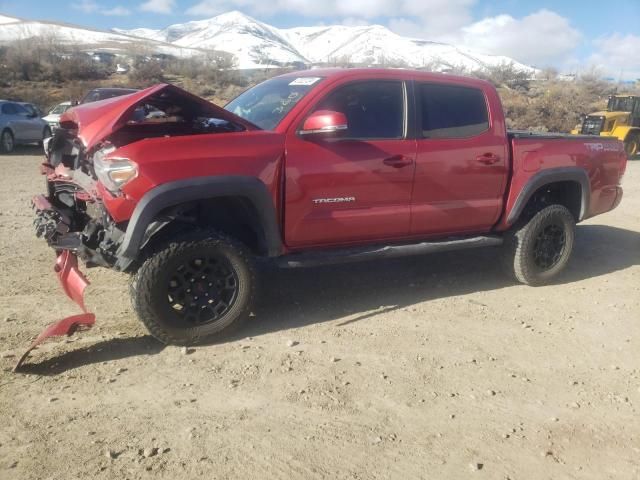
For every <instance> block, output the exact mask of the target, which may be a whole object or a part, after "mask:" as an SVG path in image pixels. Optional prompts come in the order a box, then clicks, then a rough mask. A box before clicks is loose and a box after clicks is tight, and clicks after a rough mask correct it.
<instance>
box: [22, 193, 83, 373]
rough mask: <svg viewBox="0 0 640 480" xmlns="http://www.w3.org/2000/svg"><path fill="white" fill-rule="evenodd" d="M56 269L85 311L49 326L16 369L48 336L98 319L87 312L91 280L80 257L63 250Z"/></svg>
mask: <svg viewBox="0 0 640 480" xmlns="http://www.w3.org/2000/svg"><path fill="white" fill-rule="evenodd" d="M36 198H37V197H36ZM34 202H35V199H34ZM47 203H48V202H47ZM54 271H55V272H56V274H57V276H58V280H59V281H60V285H61V286H62V289H63V290H64V292H65V293H66V294H67V296H68V297H69V298H70V299H71V300H73V301H74V302H75V303H76V304H77V305H78V306H79V307H80V308H81V309H82V311H83V312H84V313H81V314H79V315H73V316H71V317H66V318H63V319H62V320H59V321H57V322H55V323H52V324H51V325H49V326H47V328H45V329H44V330H43V331H42V332H41V333H40V335H38V336H37V338H36V339H35V340H34V341H33V342H32V343H31V345H30V346H29V348H28V349H27V350H26V351H25V352H24V353H23V354H22V356H21V357H20V359H19V360H18V362H17V363H16V365H15V367H14V371H17V370H18V369H19V368H20V366H21V365H22V364H23V363H24V361H25V360H26V359H27V357H28V355H29V353H30V352H31V351H32V350H33V349H34V348H36V347H37V346H38V345H40V344H41V343H42V342H44V341H45V340H46V339H47V338H49V337H61V336H63V335H72V334H73V333H74V332H76V331H77V330H78V329H79V328H91V327H92V326H93V324H94V323H95V321H96V316H95V315H94V314H93V313H89V312H87V310H86V308H85V305H84V290H85V288H86V287H87V285H89V281H88V280H87V279H86V278H85V276H84V275H83V274H82V273H81V272H80V270H79V269H78V257H76V256H75V254H74V253H72V252H70V251H69V250H63V251H62V253H61V254H60V255H59V256H58V258H57V259H56V264H55V267H54Z"/></svg>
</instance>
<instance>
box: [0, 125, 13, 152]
mask: <svg viewBox="0 0 640 480" xmlns="http://www.w3.org/2000/svg"><path fill="white" fill-rule="evenodd" d="M5 135H9V136H10V138H11V147H10V148H9V147H7V145H6V142H5ZM15 147H16V142H15V138H14V137H13V133H11V130H9V129H8V128H6V129H4V130H3V131H2V133H0V152H2V153H11V152H13V149H14V148H15Z"/></svg>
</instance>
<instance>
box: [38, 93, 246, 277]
mask: <svg viewBox="0 0 640 480" xmlns="http://www.w3.org/2000/svg"><path fill="white" fill-rule="evenodd" d="M215 108H216V107H214V106H213V105H210V104H207V103H203V102H202V101H201V100H200V99H197V98H196V97H193V98H192V97H190V96H186V95H184V92H182V91H179V90H172V89H165V90H161V91H159V92H157V93H156V94H154V95H150V96H148V97H146V98H144V99H143V100H142V101H141V102H139V103H138V104H135V105H133V106H132V107H131V108H129V109H128V110H127V112H126V113H125V114H124V116H123V118H122V119H121V121H119V122H118V127H117V128H113V130H112V131H110V132H109V134H108V135H107V136H105V137H104V138H102V139H101V140H100V141H99V142H97V143H96V144H95V145H94V146H91V147H90V149H89V150H87V149H86V148H85V146H84V144H83V142H82V141H81V139H80V138H79V137H78V135H77V133H78V132H77V130H78V125H76V124H75V123H74V122H73V121H70V120H67V121H62V122H61V124H60V128H59V129H57V130H56V132H55V134H54V136H53V137H51V138H49V139H48V140H47V141H46V142H45V145H44V147H45V155H46V161H45V162H44V163H43V165H42V173H43V174H45V175H46V176H47V182H46V186H47V189H46V196H42V195H40V196H38V197H35V198H34V200H33V206H34V208H35V209H36V218H35V220H34V225H35V228H36V234H37V235H38V236H39V237H42V238H44V239H46V240H47V242H48V243H49V245H51V246H52V247H54V248H56V249H57V250H70V251H72V252H73V253H75V254H76V255H78V256H79V257H80V258H81V259H83V260H84V261H85V262H86V264H87V266H89V267H90V266H98V265H99V266H105V267H113V266H114V264H115V263H116V252H117V249H118V247H119V245H120V243H121V241H122V237H123V235H124V233H125V230H126V226H127V225H126V222H123V223H122V224H116V223H115V222H114V221H113V220H112V218H111V216H110V215H109V214H108V212H107V211H106V209H105V208H104V206H103V202H102V199H101V196H100V194H99V191H98V189H97V183H98V180H100V181H102V184H103V185H105V186H106V187H107V189H108V190H110V191H111V190H112V189H111V188H110V184H109V183H110V180H109V177H108V176H105V174H104V169H105V166H106V165H107V164H110V165H113V163H115V162H109V161H108V160H107V161H105V157H106V156H107V155H108V154H110V153H112V152H113V151H115V150H116V149H118V148H120V147H122V146H125V145H128V144H131V143H134V142H137V141H140V140H143V139H147V138H154V137H172V136H182V135H198V134H212V133H229V132H238V131H242V130H245V127H244V126H242V125H239V124H236V123H232V122H230V121H228V120H225V119H220V118H219V117H220V115H219V114H218V112H217V111H216V110H215Z"/></svg>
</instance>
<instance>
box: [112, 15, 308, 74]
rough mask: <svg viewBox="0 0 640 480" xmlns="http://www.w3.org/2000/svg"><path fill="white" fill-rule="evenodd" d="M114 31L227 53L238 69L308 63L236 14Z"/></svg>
mask: <svg viewBox="0 0 640 480" xmlns="http://www.w3.org/2000/svg"><path fill="white" fill-rule="evenodd" d="M115 31H116V32H118V33H123V34H126V35H137V36H140V37H143V38H148V39H151V40H155V41H163V42H167V43H171V44H173V45H176V46H180V47H186V48H200V49H207V50H218V51H224V52H229V53H232V54H233V55H235V57H236V60H237V63H238V66H239V67H240V68H255V67H260V66H262V67H264V66H268V65H286V64H292V63H309V61H308V60H307V59H306V58H304V57H303V56H302V55H300V53H299V52H298V50H297V49H296V48H295V47H294V46H293V45H291V44H290V43H289V42H288V41H287V39H286V38H285V37H284V36H283V35H282V33H281V31H280V30H278V29H277V28H275V27H272V26H270V25H267V24H266V23H262V22H259V21H258V20H255V19H253V18H251V17H249V16H247V15H244V14H242V13H240V12H229V13H225V14H222V15H218V16H217V17H214V18H211V19H209V20H196V21H193V22H187V23H181V24H177V25H171V26H169V27H167V28H165V29H164V30H149V29H136V30H117V29H116V30H115Z"/></svg>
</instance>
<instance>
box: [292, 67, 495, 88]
mask: <svg viewBox="0 0 640 480" xmlns="http://www.w3.org/2000/svg"><path fill="white" fill-rule="evenodd" d="M280 76H281V77H290V78H291V77H293V78H297V77H322V78H327V79H332V80H337V79H339V78H351V77H357V78H365V77H376V76H378V77H387V78H398V79H405V80H423V81H432V82H447V83H458V84H460V83H464V84H467V85H470V86H471V85H475V86H477V87H487V86H490V87H492V88H493V86H492V85H491V83H490V82H487V81H486V80H480V79H478V78H471V77H464V76H461V75H452V74H449V73H435V72H425V71H422V70H410V69H405V68H316V69H310V70H300V71H296V72H290V73H285V74H283V75H280Z"/></svg>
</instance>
